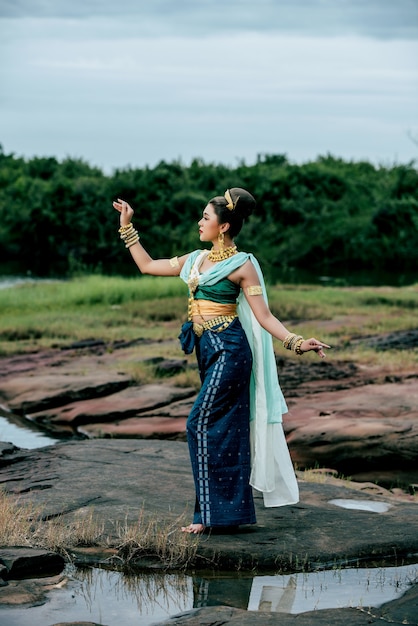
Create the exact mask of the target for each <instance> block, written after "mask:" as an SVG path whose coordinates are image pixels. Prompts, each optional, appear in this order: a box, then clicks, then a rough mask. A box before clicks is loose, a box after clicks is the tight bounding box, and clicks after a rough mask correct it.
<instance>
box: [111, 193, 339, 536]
mask: <svg viewBox="0 0 418 626" xmlns="http://www.w3.org/2000/svg"><path fill="white" fill-rule="evenodd" d="M113 206H114V208H115V209H116V210H117V211H119V212H120V225H121V226H120V229H119V233H120V236H121V239H122V240H123V241H124V242H125V246H126V247H127V248H129V251H130V253H131V255H132V258H133V260H134V261H135V263H136V265H137V266H138V268H139V269H140V271H141V272H142V273H143V274H153V275H158V276H180V277H181V278H182V279H183V280H184V281H185V282H186V283H187V284H188V287H189V316H188V317H189V322H188V323H187V324H184V325H183V327H182V333H181V335H180V341H181V343H182V347H183V349H184V351H185V352H186V353H187V354H189V353H190V352H192V350H193V349H194V348H195V349H196V356H197V361H198V365H199V372H200V377H201V382H202V387H201V390H200V392H199V395H198V397H197V400H196V402H195V404H194V406H193V408H192V411H191V413H190V415H189V418H188V420H187V439H188V444H189V451H190V459H191V464H192V469H193V477H194V482H195V489H196V503H195V512H194V518H193V522H192V523H191V524H190V525H189V526H186V527H184V528H182V530H183V531H184V532H188V533H194V534H198V533H202V532H204V531H205V530H206V529H208V528H218V529H219V528H221V529H226V528H228V529H230V528H231V527H237V526H239V525H241V524H254V523H255V521H256V519H255V510H254V502H253V494H252V487H254V488H256V489H257V490H259V491H261V492H262V493H263V497H264V504H265V506H282V505H285V504H294V503H296V502H298V499H299V491H298V485H297V482H296V477H295V473H294V470H293V466H292V462H291V459H290V456H289V452H288V449H287V445H286V440H285V438H284V434H283V428H282V423H281V422H282V414H283V413H285V412H287V407H286V403H285V400H284V398H283V394H282V392H281V390H280V386H279V382H278V378H277V368H276V361H275V357H274V352H273V342H272V336H273V337H275V338H277V339H279V340H281V341H282V342H283V345H284V347H285V348H288V349H289V350H294V351H295V352H296V353H297V354H303V353H304V352H308V351H310V350H313V351H315V352H317V354H318V355H319V356H320V357H322V358H323V357H324V356H325V353H324V348H329V347H330V346H328V345H327V344H325V343H324V342H321V341H318V340H317V339H315V338H311V339H303V337H301V336H300V335H296V334H294V333H290V332H289V331H288V330H287V328H285V326H284V325H283V324H282V323H281V322H280V321H279V320H278V319H277V318H276V317H274V315H273V314H272V313H271V311H270V309H269V307H268V304H267V297H266V292H265V286H264V280H263V276H262V273H261V269H260V267H259V265H258V262H257V260H256V259H255V258H254V257H253V255H251V254H247V253H244V252H238V251H237V248H236V246H235V244H234V238H235V237H236V236H237V235H238V233H239V232H240V230H241V227H242V225H243V222H244V220H245V219H246V218H247V217H248V216H249V215H250V214H251V213H252V211H253V209H254V207H255V200H254V198H253V196H252V195H251V194H250V193H249V192H248V191H246V190H245V189H241V188H238V187H236V188H233V189H229V190H227V191H226V193H225V195H224V196H217V197H215V198H212V199H211V200H210V201H209V203H208V204H207V206H206V207H205V209H204V211H203V215H202V219H201V220H200V221H199V222H198V225H199V236H200V241H202V242H210V243H211V244H212V249H211V250H210V251H209V250H195V251H194V252H191V253H189V254H185V255H183V256H180V257H174V258H173V259H156V260H154V259H152V258H151V257H150V255H149V254H148V253H147V252H146V250H145V249H144V248H143V247H142V245H141V244H140V242H139V235H138V233H137V231H136V230H135V228H134V227H133V225H132V222H131V220H132V216H133V214H134V211H133V209H132V208H131V207H130V206H129V204H127V203H126V202H124V201H123V200H120V199H119V200H118V201H117V202H114V203H113Z"/></svg>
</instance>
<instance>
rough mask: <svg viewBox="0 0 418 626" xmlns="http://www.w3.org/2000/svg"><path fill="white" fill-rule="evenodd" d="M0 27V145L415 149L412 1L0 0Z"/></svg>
mask: <svg viewBox="0 0 418 626" xmlns="http://www.w3.org/2000/svg"><path fill="white" fill-rule="evenodd" d="M0 33H1V37H0V144H2V146H3V150H4V152H6V153H7V154H9V153H14V154H16V155H17V156H23V157H25V158H31V157H33V156H54V157H56V158H58V159H60V160H62V159H64V158H67V157H71V158H81V159H83V160H85V161H87V162H89V163H90V164H91V165H94V166H98V167H100V168H102V169H103V170H104V171H105V172H106V173H111V172H112V171H114V169H116V168H127V167H132V168H136V167H139V168H142V167H144V166H146V165H148V166H150V167H153V166H154V165H156V164H157V163H158V162H159V161H162V160H164V161H168V162H171V161H181V162H182V163H184V164H185V165H188V164H189V163H190V162H191V160H192V159H195V158H198V159H202V160H203V161H204V162H206V163H224V164H226V165H229V166H234V165H237V164H238V163H239V162H241V161H245V162H246V163H247V164H252V163H254V162H255V161H256V160H257V158H258V156H262V155H264V154H286V155H287V157H288V159H289V160H290V161H291V162H295V163H302V162H307V161H310V160H315V159H316V158H318V156H323V155H327V154H331V155H333V156H335V157H340V158H343V159H346V160H355V161H359V160H368V161H371V162H373V163H375V164H381V165H393V164H396V163H407V162H410V161H411V160H413V159H416V158H417V157H418V0H118V1H116V0H114V1H113V2H111V1H110V0H0Z"/></svg>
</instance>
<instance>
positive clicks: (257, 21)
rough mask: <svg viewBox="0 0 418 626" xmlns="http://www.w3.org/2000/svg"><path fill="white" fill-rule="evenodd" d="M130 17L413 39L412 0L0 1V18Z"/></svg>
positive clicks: (417, 12) (216, 30) (415, 14)
mask: <svg viewBox="0 0 418 626" xmlns="http://www.w3.org/2000/svg"><path fill="white" fill-rule="evenodd" d="M2 17H3V18H40V19H45V18H48V19H50V18H59V19H77V20H90V19H94V20H100V19H102V18H106V19H107V18H111V19H112V20H113V21H114V27H115V29H116V30H118V28H119V24H120V22H126V18H127V17H128V18H129V17H130V18H131V19H132V20H133V23H132V24H130V25H128V27H127V30H128V31H129V32H130V33H132V30H133V29H135V32H136V34H137V36H142V37H143V36H159V35H171V36H173V35H174V36H182V37H187V36H207V35H213V34H220V33H224V32H225V33H228V32H230V33H231V34H232V33H236V32H240V31H251V32H275V33H288V34H289V33H290V34H294V35H298V34H299V35H300V34H305V35H306V34H309V35H311V36H312V35H313V36H336V35H340V36H341V35H359V36H362V37H371V38H377V39H380V38H383V39H386V38H392V39H414V38H417V36H418V2H417V0H257V2H254V0H229V1H225V0H175V1H174V0H152V1H151V0H120V1H119V2H115V1H114V0H2V3H1V6H0V18H2Z"/></svg>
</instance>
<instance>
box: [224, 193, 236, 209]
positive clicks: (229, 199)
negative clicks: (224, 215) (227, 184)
mask: <svg viewBox="0 0 418 626" xmlns="http://www.w3.org/2000/svg"><path fill="white" fill-rule="evenodd" d="M224 198H225V200H226V208H227V209H229V210H230V211H233V210H234V209H235V206H236V203H237V202H238V200H239V196H238V198H237V201H236V202H235V206H234V201H233V200H232V197H231V194H230V192H229V189H227V190H226V191H225V194H224Z"/></svg>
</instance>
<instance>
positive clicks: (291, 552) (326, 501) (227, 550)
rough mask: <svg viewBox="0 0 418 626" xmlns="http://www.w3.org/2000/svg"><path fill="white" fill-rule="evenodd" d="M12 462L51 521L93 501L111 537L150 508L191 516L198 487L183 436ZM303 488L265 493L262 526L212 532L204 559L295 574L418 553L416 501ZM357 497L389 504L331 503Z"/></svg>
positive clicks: (12, 478) (77, 446)
mask: <svg viewBox="0 0 418 626" xmlns="http://www.w3.org/2000/svg"><path fill="white" fill-rule="evenodd" d="M2 462H3V465H2V467H0V485H1V486H2V487H3V489H5V490H6V491H8V492H10V493H12V494H15V495H16V496H19V500H20V501H21V502H27V501H30V502H33V503H35V504H36V505H41V506H42V509H43V516H44V517H45V518H51V517H56V516H63V519H64V520H65V519H69V520H70V519H73V518H74V517H80V516H83V515H85V512H86V509H87V508H88V507H93V508H94V512H95V515H97V516H98V518H99V519H101V520H103V522H104V523H105V525H106V532H107V533H108V534H109V535H110V536H112V535H115V534H116V528H117V525H118V524H120V523H122V522H123V521H124V520H126V521H128V522H132V523H134V522H136V521H137V520H138V518H139V517H140V515H141V513H145V514H146V515H149V516H151V517H153V518H157V519H160V520H162V521H164V520H170V519H171V520H174V519H176V518H178V517H183V519H184V522H186V521H189V520H190V518H191V514H192V508H193V501H194V491H193V482H192V475H191V469H190V462H189V457H188V450H187V444H185V443H183V442H175V441H145V440H140V441H139V440H107V439H95V440H86V441H82V442H69V443H60V444H57V445H54V446H48V447H45V448H41V449H37V450H26V451H22V450H13V447H11V448H7V447H4V446H3V454H2ZM317 480H318V479H317ZM300 489H301V499H300V502H299V503H298V504H296V505H294V506H287V507H279V508H270V509H266V508H265V507H264V505H263V502H262V497H261V495H260V494H259V493H258V492H256V508H257V519H258V523H257V525H255V526H250V527H243V528H242V530H241V531H240V532H239V533H237V534H233V535H214V534H212V535H210V536H206V535H205V536H204V537H203V538H202V539H201V542H200V544H199V549H198V555H197V560H198V561H199V560H200V561H201V562H202V563H203V562H206V563H208V562H210V563H211V566H213V567H222V568H224V569H228V568H230V569H252V568H256V569H260V570H279V569H281V570H283V571H291V570H292V569H294V568H295V567H296V568H298V567H299V568H300V567H304V568H314V567H316V566H317V565H318V564H332V563H335V562H342V563H345V562H355V561H357V560H361V559H366V558H370V557H372V558H378V557H384V556H388V555H393V554H397V555H398V556H399V555H406V554H411V553H416V552H418V515H417V512H418V509H417V504H416V502H414V501H412V499H411V501H410V502H409V501H408V500H406V501H405V500H400V499H399V497H397V496H395V495H394V494H391V492H389V491H386V490H384V489H379V488H377V487H375V486H370V485H359V484H357V485H354V486H353V485H351V484H350V483H348V482H346V481H338V480H336V481H333V482H332V481H331V482H327V481H326V480H325V478H324V479H323V480H322V482H321V478H319V482H311V483H310V482H301V483H300ZM405 497H406V496H405ZM347 499H348V500H356V501H358V500H360V501H362V502H364V503H365V504H367V503H369V502H370V501H371V502H375V501H378V502H383V503H386V504H387V505H388V507H387V508H388V510H387V511H386V512H384V513H375V512H372V511H367V510H356V509H345V508H342V507H341V506H336V505H335V504H333V503H331V501H332V500H347ZM179 525H180V523H179ZM360 528H361V532H358V530H359V529H360Z"/></svg>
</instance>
